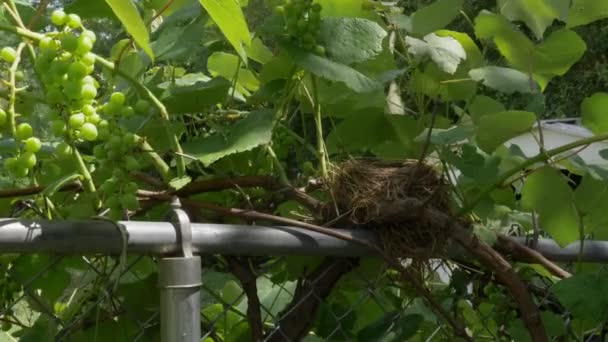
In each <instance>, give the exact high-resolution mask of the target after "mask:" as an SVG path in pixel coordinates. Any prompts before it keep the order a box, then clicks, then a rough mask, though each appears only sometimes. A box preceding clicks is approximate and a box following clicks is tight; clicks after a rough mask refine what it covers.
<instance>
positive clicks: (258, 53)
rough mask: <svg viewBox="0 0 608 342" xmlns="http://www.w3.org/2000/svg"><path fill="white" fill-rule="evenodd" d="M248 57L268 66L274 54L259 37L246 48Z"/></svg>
mask: <svg viewBox="0 0 608 342" xmlns="http://www.w3.org/2000/svg"><path fill="white" fill-rule="evenodd" d="M245 50H246V52H247V56H249V58H250V59H252V60H254V61H256V62H258V63H260V64H266V63H268V62H269V61H270V60H272V57H273V55H272V52H271V51H270V50H269V49H268V48H267V47H266V46H265V45H264V42H262V40H261V39H260V38H258V37H256V38H254V39H253V40H252V41H251V45H249V46H247V47H246V49H245Z"/></svg>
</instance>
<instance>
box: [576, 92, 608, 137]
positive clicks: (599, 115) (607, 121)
mask: <svg viewBox="0 0 608 342" xmlns="http://www.w3.org/2000/svg"><path fill="white" fill-rule="evenodd" d="M606 108H608V93H595V94H593V95H592V96H590V97H588V98H586V99H585V100H583V103H582V104H581V116H582V118H583V125H585V127H587V128H589V129H590V130H591V131H592V132H593V133H595V134H602V133H607V132H608V115H606Z"/></svg>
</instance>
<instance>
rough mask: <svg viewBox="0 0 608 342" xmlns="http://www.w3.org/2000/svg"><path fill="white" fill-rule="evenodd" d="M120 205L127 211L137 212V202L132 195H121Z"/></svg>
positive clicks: (135, 197)
mask: <svg viewBox="0 0 608 342" xmlns="http://www.w3.org/2000/svg"><path fill="white" fill-rule="evenodd" d="M120 204H121V206H122V207H123V208H124V209H127V210H137V208H138V207H139V201H138V200H137V196H135V195H134V194H123V195H122V197H121V198H120Z"/></svg>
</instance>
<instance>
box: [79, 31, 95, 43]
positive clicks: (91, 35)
mask: <svg viewBox="0 0 608 342" xmlns="http://www.w3.org/2000/svg"><path fill="white" fill-rule="evenodd" d="M81 35H82V36H86V37H89V39H90V40H91V42H93V44H95V42H96V41H97V35H96V34H95V32H93V31H91V30H84V31H82V33H81Z"/></svg>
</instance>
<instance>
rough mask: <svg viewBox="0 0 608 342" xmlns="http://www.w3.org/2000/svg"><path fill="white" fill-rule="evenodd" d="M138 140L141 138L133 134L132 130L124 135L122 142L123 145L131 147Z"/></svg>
mask: <svg viewBox="0 0 608 342" xmlns="http://www.w3.org/2000/svg"><path fill="white" fill-rule="evenodd" d="M138 140H139V139H138V138H137V136H136V135H135V134H133V133H130V132H129V133H126V134H125V135H123V137H122V143H123V145H124V146H126V147H128V148H131V147H133V146H135V145H137V142H138Z"/></svg>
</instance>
